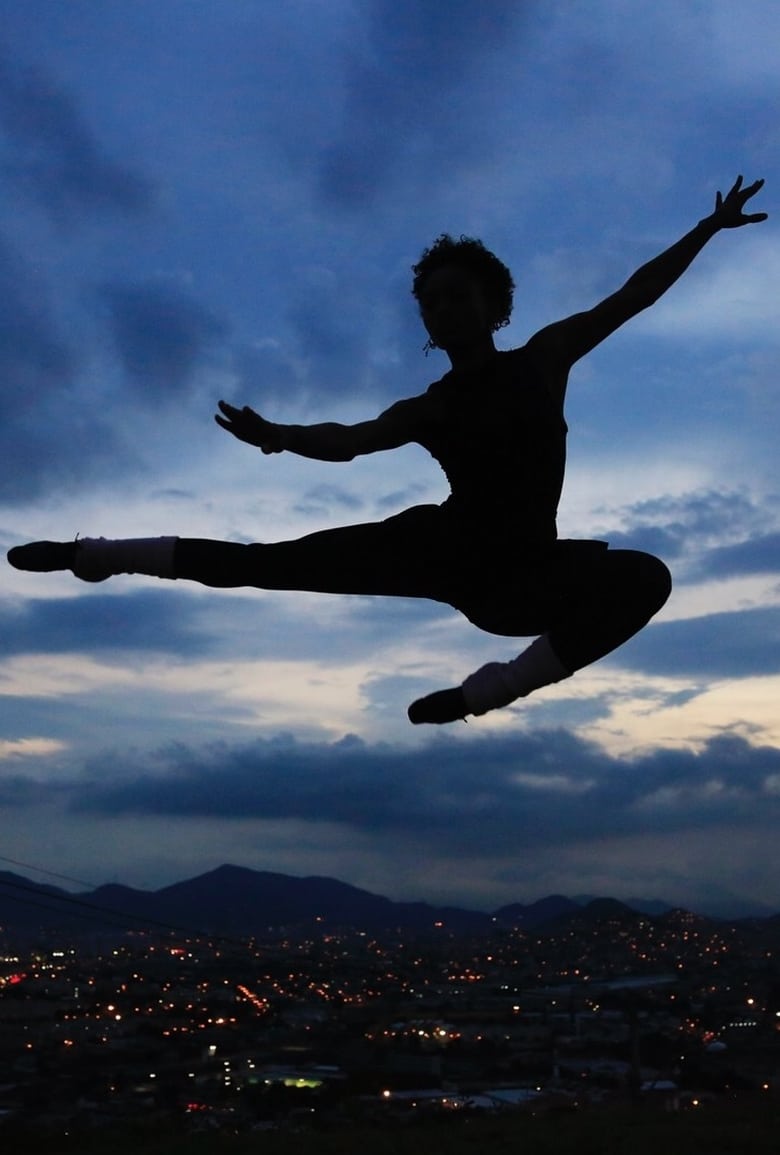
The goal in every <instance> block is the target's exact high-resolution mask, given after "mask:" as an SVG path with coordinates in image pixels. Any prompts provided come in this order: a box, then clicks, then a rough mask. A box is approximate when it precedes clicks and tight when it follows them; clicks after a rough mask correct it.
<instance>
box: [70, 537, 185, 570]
mask: <svg viewBox="0 0 780 1155" xmlns="http://www.w3.org/2000/svg"><path fill="white" fill-rule="evenodd" d="M177 540H178V538H175V537H129V538H124V539H119V540H113V539H112V538H107V537H81V538H79V539H78V542H77V545H78V549H77V550H76V560H75V563H74V566H73V572H74V574H75V575H76V577H81V578H85V579H87V580H90V579H92V580H94V579H95V578H96V577H97V578H99V577H101V576H103V577H105V576H107V575H109V574H116V573H143V574H148V575H149V576H150V577H160V578H172V577H175V576H176V575H175V574H174V572H173V551H174V548H175V545H176V542H177Z"/></svg>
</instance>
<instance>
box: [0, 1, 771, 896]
mask: <svg viewBox="0 0 780 1155" xmlns="http://www.w3.org/2000/svg"><path fill="white" fill-rule="evenodd" d="M0 13H1V14H2V16H3V27H4V33H3V40H2V42H0V155H2V158H3V164H4V173H5V177H4V181H3V184H2V188H0V278H2V284H3V288H4V292H3V297H2V304H0V366H2V368H3V380H4V388H3V390H2V397H3V421H2V425H1V426H0V443H1V444H2V451H1V453H2V460H3V463H4V464H3V467H2V469H0V545H2V547H3V549H4V550H7V549H8V548H10V547H11V546H13V545H16V544H19V543H20V542H22V541H27V540H32V539H35V538H69V537H73V536H75V535H76V534H77V533H78V534H81V535H85V536H97V535H101V534H102V535H105V536H121V537H128V536H136V535H138V536H141V535H144V536H146V535H149V534H186V535H187V536H205V537H217V538H223V539H233V540H240V541H250V540H274V539H277V538H286V537H293V536H298V535H299V534H302V533H305V532H309V531H311V530H314V529H317V528H321V527H324V526H328V525H337V524H343V523H347V522H350V521H365V520H371V519H374V518H377V517H383V516H387V515H388V514H390V513H393V512H396V511H398V510H400V509H402V508H404V507H405V506H407V505H410V504H414V503H417V502H421V501H441V500H443V498H444V497H445V496H446V489H445V485H444V479H443V477H442V476H441V474H440V473H439V471H438V470H437V468H436V466H435V463H433V462H432V461H431V460H430V459H429V458H427V456H426V455H425V454H424V453H423V452H422V451H421V450H418V449H415V448H413V447H407V448H405V449H403V450H401V451H396V452H393V453H386V454H380V455H375V456H373V457H371V458H366V459H362V460H360V461H355V462H352V463H350V464H345V465H332V464H325V463H317V462H312V461H307V460H304V459H302V458H296V457H293V456H291V455H281V456H274V457H270V458H267V457H263V456H262V455H261V454H259V453H255V452H254V451H252V450H251V449H250V448H249V447H247V446H244V445H239V444H238V443H236V442H234V441H233V440H232V439H231V438H230V437H229V436H228V435H227V434H225V433H224V432H223V431H222V430H220V429H218V428H217V427H216V425H215V424H214V422H213V419H212V415H213V412H214V409H215V406H216V401H217V399H218V398H220V397H225V398H227V399H228V400H230V401H231V402H233V403H236V404H244V403H247V404H251V405H253V406H255V407H256V408H257V409H259V410H260V411H261V412H262V413H263V414H264V415H266V416H267V417H269V418H270V419H272V420H279V421H289V422H309V421H324V420H341V421H356V420H361V419H364V418H368V417H371V416H374V415H375V414H376V413H377V412H379V410H380V409H381V408H384V407H385V406H386V405H387V404H389V403H391V402H392V401H393V400H394V399H396V398H400V397H406V396H412V395H414V394H416V393H419V392H422V391H423V390H424V389H425V388H426V386H427V385H428V384H429V383H430V381H432V380H434V379H436V378H437V377H439V376H441V375H442V374H443V373H444V371H445V370H446V368H447V365H446V363H445V359H444V358H443V357H442V355H441V354H440V353H435V352H434V353H432V354H431V355H430V356H429V357H428V358H427V359H426V357H425V356H424V355H423V352H422V346H423V344H424V342H425V332H424V330H423V327H422V325H421V324H420V322H419V319H418V317H417V316H416V313H415V307H414V301H413V299H412V296H411V292H410V289H411V265H412V264H413V263H414V262H415V261H416V260H417V259H418V258H419V255H420V253H421V251H422V249H423V248H424V247H426V246H427V245H429V244H430V243H431V242H432V241H433V239H434V238H435V237H436V236H437V235H438V234H439V233H441V232H445V231H448V232H451V233H453V234H456V235H457V234H460V233H464V234H467V235H473V236H479V237H481V238H482V239H483V240H484V242H485V243H486V244H487V245H488V247H489V248H491V249H493V250H494V251H496V253H497V254H498V255H499V256H500V257H501V258H502V260H505V261H506V263H507V264H508V265H509V266H510V268H511V269H512V272H513V274H514V276H515V280H516V282H517V291H516V305H515V314H514V319H513V322H512V325H511V326H510V327H509V328H508V329H506V330H502V331H501V333H500V334H499V335H498V336H499V340H498V344H499V345H500V346H501V347H503V348H509V347H514V346H517V345H520V344H522V343H523V342H524V341H525V340H526V339H527V338H528V337H529V336H530V335H531V334H532V333H533V332H534V331H535V330H536V329H538V328H539V327H540V326H542V325H544V324H546V323H548V322H550V321H554V320H557V319H559V318H560V317H563V316H566V315H568V314H570V313H572V312H575V311H577V310H579V309H583V308H589V307H590V306H592V305H593V304H595V303H596V301H598V300H599V299H600V298H601V297H603V296H604V295H606V294H607V293H608V292H610V291H612V290H614V289H616V288H618V287H619V286H620V285H621V284H622V283H623V282H624V281H625V280H626V278H627V277H628V276H629V275H630V274H631V273H632V272H633V271H634V270H635V269H636V268H637V267H638V266H639V265H640V264H642V263H643V262H644V261H646V260H647V259H649V258H650V257H652V256H653V255H655V254H656V253H657V252H659V251H661V250H662V249H663V248H665V247H666V246H667V245H668V244H670V243H672V242H673V241H674V240H676V239H677V238H678V237H679V236H681V235H682V234H683V233H684V232H686V231H687V230H688V229H689V228H690V227H692V226H693V225H694V224H695V223H696V221H697V220H699V219H700V218H701V217H703V216H705V215H707V214H708V213H709V212H710V211H711V210H712V208H713V206H714V198H715V193H716V191H717V190H718V189H720V190H721V191H722V192H724V193H725V192H726V191H727V189H728V188H729V187H731V185H732V183H733V181H734V179H735V177H736V175H737V173H740V172H741V173H744V175H745V179H746V181H752V180H754V179H757V178H761V177H763V178H765V179H766V186H765V188H764V189H763V190H762V193H761V194H760V195H759V196H758V197H757V198H756V199H755V201H754V202H752V203H751V208H754V209H755V211H766V212H768V213H769V214H770V215H769V220H768V221H767V222H766V223H765V224H762V225H759V226H756V227H755V228H746V229H741V230H735V231H732V232H729V233H725V234H722V235H718V236H716V237H715V238H714V239H713V240H712V242H711V243H710V244H709V245H708V246H707V247H706V248H705V250H704V252H703V253H702V254H701V255H700V256H699V258H698V259H697V260H696V262H695V263H694V265H693V267H692V268H691V269H690V270H689V271H688V273H687V274H686V275H685V277H684V278H683V280H682V281H681V282H680V283H679V284H678V285H676V286H674V287H673V289H672V290H671V291H670V292H669V293H668V294H667V296H666V297H665V298H664V299H663V300H662V301H661V302H659V303H658V304H657V305H656V306H654V307H653V308H652V309H651V310H649V311H648V312H647V313H645V314H643V315H642V316H640V317H638V318H636V319H635V320H634V321H633V322H631V323H630V325H629V326H627V327H626V328H624V329H623V330H621V331H620V333H618V334H616V335H615V336H613V337H612V338H611V339H610V340H609V341H607V342H606V343H605V345H604V346H603V347H601V348H600V349H599V350H597V351H595V352H594V353H593V354H591V355H590V356H588V357H587V358H586V359H585V360H584V361H583V362H581V363H580V364H579V365H578V366H577V367H576V369H575V371H574V372H573V374H572V379H571V385H570V395H569V396H570V400H569V403H568V407H567V416H568V421H569V426H570V434H569V470H568V474H567V481H566V486H565V489H564V498H563V502H562V506H561V511H560V519H559V525H560V532H561V536H565V537H604V538H606V539H608V540H609V541H610V542H611V543H612V544H613V545H616V546H617V545H627V546H634V547H636V548H646V549H649V550H650V551H651V552H655V553H658V554H659V556H661V557H663V559H664V560H665V561H666V562H667V564H669V566H670V568H671V569H672V572H673V577H674V579H675V589H674V591H673V594H672V598H671V600H670V602H669V604H668V606H667V607H665V609H664V610H663V612H662V613H661V615H659V618H658V619H657V621H656V622H655V623H653V624H652V625H651V626H650V627H648V629H646V630H645V631H644V632H643V633H642V634H640V635H639V636H638V637H637V638H635V639H633V640H632V641H631V642H630V643H629V644H628V645H627V646H625V647H624V648H623V649H621V650H620V651H618V652H617V653H615V654H614V655H613V656H611V657H610V658H609V659H608V660H605V661H603V662H600V663H598V664H596V665H595V666H593V667H591V668H589V669H587V670H585V671H582V672H581V673H580V674H578V675H577V676H576V677H575V678H573V679H571V680H570V681H567V682H564V683H561V684H559V685H558V686H554V687H550V688H548V689H546V690H544V691H542V692H540V693H538V694H535V695H533V697H531V698H529V699H527V700H526V701H524V702H521V703H518V704H516V705H515V706H514V707H512V708H511V709H508V710H504V711H499V712H495V713H494V714H491V715H489V716H487V717H485V718H484V719H479V720H474V721H470V722H469V725H468V726H465V725H456V726H453V727H450V728H447V729H446V730H444V731H436V732H432V731H430V730H428V731H426V732H424V733H423V732H420V730H417V729H413V728H412V727H410V726H409V724H408V722H407V720H406V713H405V711H406V705H407V704H408V702H410V701H411V700H412V699H413V698H415V697H417V696H419V695H420V694H422V693H427V692H429V691H430V690H432V689H436V688H439V687H440V686H444V685H449V684H454V683H457V682H459V681H460V680H461V679H462V677H463V676H464V675H465V674H467V673H469V672H470V671H471V670H473V669H475V668H476V667H477V666H478V665H479V664H480V663H481V662H483V661H488V660H494V659H503V660H505V659H507V658H510V657H512V656H514V654H515V653H517V652H518V651H519V649H521V648H522V646H523V643H522V642H515V641H514V640H513V639H503V638H495V637H490V636H488V635H485V634H481V633H479V632H478V631H476V630H475V629H474V628H473V627H471V626H469V625H468V623H466V622H465V621H464V620H462V619H460V618H458V617H457V616H456V615H455V614H454V613H452V612H450V611H449V610H447V609H445V608H444V607H441V606H437V605H435V604H433V603H426V602H412V601H400V600H399V601H396V602H392V601H389V600H379V599H366V598H327V597H325V596H315V595H312V594H289V595H288V594H277V593H272V594H267V593H260V592H257V591H235V592H234V591H214V590H205V589H202V588H200V587H197V586H194V585H191V586H188V585H187V584H186V583H183V582H182V583H176V584H175V585H166V586H163V585H162V584H161V583H157V582H154V581H153V580H150V579H140V578H133V577H122V578H117V579H112V581H111V582H110V583H107V584H106V585H101V586H97V587H91V586H86V585H84V584H81V583H78V582H76V581H75V579H73V578H72V577H70V575H67V574H65V575H43V576H40V577H38V576H33V575H27V574H19V573H16V572H15V571H13V570H12V569H11V568H10V567H9V566H8V565H7V564H5V563H4V564H3V568H2V576H1V577H0V617H1V619H2V620H1V622H0V799H1V800H2V804H3V810H4V834H5V837H4V839H3V843H2V846H0V853H3V854H5V855H7V856H8V857H9V858H15V859H19V860H21V861H23V862H32V863H36V864H39V865H40V866H41V867H43V868H48V869H51V870H57V869H63V872H64V873H68V874H72V875H74V876H76V877H81V878H86V879H91V880H92V881H93V882H94V883H95V884H99V883H102V882H105V881H110V879H109V878H106V877H105V876H104V874H103V866H104V864H106V863H108V864H110V867H111V873H112V876H113V877H115V878H116V880H121V881H122V882H123V883H125V884H126V885H132V886H138V887H142V888H156V887H160V886H164V885H166V884H169V883H172V882H174V881H176V880H177V879H179V878H181V877H186V876H192V875H195V874H198V873H202V872H205V871H207V870H209V869H212V868H214V867H216V866H217V865H219V864H220V863H222V862H226V861H232V862H236V863H238V864H240V865H242V866H247V867H249V868H251V869H255V870H273V871H279V872H282V873H290V874H301V875H305V874H320V875H326V876H329V877H335V878H344V879H346V880H348V881H349V882H351V883H352V884H354V885H356V886H360V887H362V888H365V889H367V890H371V891H374V892H379V893H382V894H387V895H388V896H389V897H391V898H394V899H398V900H407V899H408V900H412V899H420V900H424V901H428V902H432V903H445V902H447V903H456V904H458V905H462V906H466V907H473V908H475V909H489V908H496V907H499V906H501V905H502V904H504V903H505V902H511V901H533V900H534V899H536V898H539V897H540V896H542V895H544V894H549V893H565V894H571V893H595V894H610V895H613V896H614V897H617V898H624V897H626V896H629V895H643V896H647V897H648V898H652V897H656V896H662V897H666V896H668V895H672V896H673V897H674V899H675V900H677V899H678V898H679V901H680V903H681V904H682V905H689V906H691V907H693V908H695V907H696V906H702V905H704V904H706V905H707V906H708V907H710V908H711V907H712V906H713V904H716V903H723V902H732V901H738V900H740V899H741V898H744V897H745V896H746V895H750V896H751V897H753V898H756V899H758V900H759V901H762V902H764V903H766V904H767V905H768V906H769V907H772V908H773V909H778V908H780V890H778V886H777V882H776V878H775V870H774V859H775V857H776V855H775V851H774V846H775V841H776V826H777V820H778V817H780V718H779V717H778V711H777V702H778V700H780V656H779V650H778V644H777V643H778V639H780V576H779V575H780V489H779V488H778V484H777V472H776V469H777V467H776V454H777V450H776V447H777V436H778V432H780V423H779V422H778V403H777V368H778V343H777V332H778V327H777V323H776V317H777V285H778V279H779V278H778V274H779V273H780V240H779V239H778V231H777V223H776V221H777V215H776V203H777V189H778V187H780V181H779V180H778V176H779V175H780V174H778V163H777V155H778V149H777V126H776V115H775V109H776V105H777V94H778V93H777V89H778V83H779V82H778V77H777V70H776V61H775V59H774V55H775V54H774V51H773V46H774V44H775V43H776V42H777V35H778V33H780V14H779V13H778V11H777V9H776V7H775V6H774V5H772V4H770V3H768V2H766V3H765V2H759V0H753V2H751V3H749V4H747V6H743V7H742V9H740V11H739V12H736V11H734V10H733V9H732V8H731V7H730V6H728V5H726V4H725V3H721V2H720V0H716V2H715V3H713V4H711V5H709V6H707V7H706V8H705V9H702V7H701V6H700V5H697V4H694V3H683V4H681V5H680V4H675V5H673V4H671V3H670V2H668V0H665V2H662V3H660V4H654V5H649V4H639V5H633V6H631V7H630V10H629V9H628V7H627V6H624V5H621V4H620V3H616V2H615V0H599V2H598V3H596V4H593V5H589V6H588V10H587V12H585V11H583V10H579V9H576V8H575V7H573V6H571V5H567V4H565V3H558V2H557V0H556V2H553V3H548V4H541V3H539V4H534V3H529V4H527V5H524V6H518V5H516V4H511V3H508V2H503V0H494V2H493V3H490V4H487V5H483V6H480V7H479V9H475V8H474V6H473V5H469V4H464V3H455V4H453V5H450V6H447V8H446V11H445V10H443V9H441V8H440V7H439V6H434V5H433V4H431V5H428V4H425V3H416V2H413V0H403V2H401V3H395V4H390V3H388V2H387V0H373V2H371V3H367V4H365V5H363V6H354V5H349V4H341V3H339V4H336V5H333V6H329V8H328V12H327V14H326V13H325V11H324V9H323V8H322V7H321V6H319V5H317V4H316V3H313V2H310V0H297V2H296V3H293V4H291V5H288V6H285V8H284V10H277V9H276V8H275V7H274V6H270V5H265V4H262V3H245V2H239V0H233V2H231V3H227V4H222V5H219V6H217V5H215V4H210V3H208V2H201V0H198V2H195V3H185V2H184V0H165V2H163V3H162V4H159V3H158V4H154V5H153V4H151V3H149V2H148V0H140V2H139V3H137V4H135V5H133V6H132V7H131V8H128V7H127V6H125V5H119V4H105V5H101V6H100V7H99V8H98V9H96V8H95V6H94V5H91V4H88V3H83V2H81V0H75V2H73V3H71V4H69V5H67V6H63V5H60V4H57V3H55V2H51V0H33V2H31V3H29V4H28V5H25V6H24V7H23V9H22V8H20V7H19V6H18V5H15V4H12V3H10V0H0ZM648 45H649V46H651V48H652V51H650V52H648ZM421 729H424V728H421ZM63 864H65V865H63ZM96 871H99V872H100V875H99V877H96V876H95V872H96Z"/></svg>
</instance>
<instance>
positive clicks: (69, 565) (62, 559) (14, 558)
mask: <svg viewBox="0 0 780 1155" xmlns="http://www.w3.org/2000/svg"><path fill="white" fill-rule="evenodd" d="M84 540H86V541H88V540H89V539H88V538H87V539H84ZM8 561H9V562H10V563H11V565H12V566H13V567H14V569H23V570H27V571H28V572H29V573H53V572H54V571H55V570H65V569H69V570H71V572H72V573H74V574H75V575H76V577H78V578H81V580H82V581H85V582H102V581H105V580H106V578H108V577H110V576H111V574H110V572H108V571H106V570H105V569H103V568H102V567H99V566H95V565H90V564H89V563H88V562H86V559H85V558H84V554H83V550H82V542H81V541H79V540H78V539H76V541H31V542H30V543H29V545H16V546H14V548H13V549H9V551H8Z"/></svg>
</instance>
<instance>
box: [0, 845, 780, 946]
mask: <svg viewBox="0 0 780 1155" xmlns="http://www.w3.org/2000/svg"><path fill="white" fill-rule="evenodd" d="M680 909H681V908H680V907H679V906H677V907H675V906H674V905H673V904H671V903H670V904H665V903H663V902H661V901H660V900H658V899H652V900H639V899H637V900H632V901H629V902H624V901H621V900H618V899H614V898H610V897H608V896H602V897H594V896H588V895H583V896H579V897H578V898H568V897H567V896H565V895H560V894H557V895H556V894H554V895H548V896H546V897H545V898H541V899H537V900H536V901H535V902H532V903H519V902H518V903H510V904H507V905H505V906H502V907H499V908H497V909H496V910H495V911H492V912H489V913H487V912H484V911H476V910H469V909H467V908H465V907H459V906H450V905H437V904H433V903H427V902H422V901H412V902H404V901H395V900H393V899H389V898H387V897H385V896H384V895H380V894H375V893H373V892H371V891H368V890H363V889H361V888H360V887H356V886H353V885H352V884H351V883H346V882H342V881H340V880H339V879H334V878H328V877H325V876H321V875H308V876H295V875H288V874H282V873H279V872H274V871H257V870H252V869H251V868H249V867H243V866H235V865H232V864H230V863H223V864H222V865H221V866H219V867H216V868H215V869H213V870H210V871H206V872H204V873H203V874H199V875H196V876H194V877H193V878H189V879H183V880H181V881H179V882H175V883H171V884H169V885H167V886H164V887H160V888H159V889H157V890H141V889H138V888H134V887H129V886H124V885H123V884H121V883H116V882H112V883H106V884H103V885H101V886H98V887H95V888H94V889H93V890H90V891H84V892H77V893H74V892H71V891H66V890H63V889H62V888H59V887H55V886H51V885H50V884H47V883H46V884H43V883H36V882H33V881H31V880H30V879H28V878H25V877H24V876H22V875H17V874H13V873H11V872H9V871H0V927H2V930H3V932H5V933H6V934H11V933H13V932H14V931H20V930H24V931H28V932H30V931H32V930H34V929H36V928H37V929H44V930H70V931H71V932H75V931H77V930H78V929H79V927H82V928H83V929H84V930H89V929H96V928H99V929H112V930H120V929H122V928H124V929H125V930H141V929H160V928H163V929H169V930H177V931H183V930H186V931H188V932H190V933H193V934H196V933H197V934H219V935H231V936H240V937H247V936H252V935H258V934H265V933H268V932H270V931H273V930H279V929H282V928H285V927H292V926H303V925H310V926H311V927H317V926H320V927H321V928H322V929H328V928H334V927H347V926H352V927H356V928H358V929H365V930H367V931H375V932H377V931H387V930H391V929H405V930H408V931H415V932H422V931H432V930H434V929H440V928H445V929H446V930H447V931H448V932H454V933H481V932H487V931H489V930H491V929H495V928H496V927H507V928H509V927H518V928H520V929H523V930H536V929H537V928H539V927H544V926H545V925H552V924H556V925H560V924H561V923H566V922H568V921H571V920H572V919H575V918H576V919H578V920H582V919H585V920H586V921H598V920H601V919H608V918H633V917H641V916H646V917H651V918H663V917H666V916H670V915H672V914H674V913H675V912H676V911H679V910H680ZM690 913H692V914H694V913H695V914H698V913H699V912H690ZM699 917H702V918H706V919H708V920H714V921H744V920H745V919H747V918H758V919H760V920H763V919H768V918H772V919H775V918H780V914H776V913H775V912H773V911H771V908H768V909H767V913H758V914H757V913H756V912H755V910H753V911H746V912H745V914H743V915H741V916H732V917H731V918H730V919H729V918H728V917H726V916H718V915H711V914H699ZM90 923H91V924H92V926H91V927H90V926H89V925H88V924H90Z"/></svg>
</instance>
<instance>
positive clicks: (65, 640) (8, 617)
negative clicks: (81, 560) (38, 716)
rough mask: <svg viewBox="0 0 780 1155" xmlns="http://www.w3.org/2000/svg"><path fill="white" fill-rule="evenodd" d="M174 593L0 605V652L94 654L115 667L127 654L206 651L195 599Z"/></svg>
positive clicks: (207, 643)
mask: <svg viewBox="0 0 780 1155" xmlns="http://www.w3.org/2000/svg"><path fill="white" fill-rule="evenodd" d="M74 581H75V579H74ZM176 593H177V591H176V590H174V589H173V588H172V587H171V588H170V589H167V590H150V591H148V592H147V591H143V592H138V593H132V594H127V595H124V596H123V595H121V594H120V595H112V594H110V593H102V592H97V591H95V592H94V593H91V594H89V595H85V596H83V597H74V598H46V599H44V598H36V599H30V600H28V601H25V602H24V603H22V604H21V605H17V604H15V603H0V636H2V647H1V651H2V653H3V655H10V654H15V653H47V654H67V653H92V652H99V653H100V655H101V658H102V660H108V661H115V662H118V663H121V662H122V661H126V660H127V651H138V652H155V653H165V652H168V653H171V652H173V653H176V654H178V655H181V656H182V657H187V656H192V655H193V654H196V653H203V652H206V651H208V649H209V646H210V641H209V636H208V633H207V632H206V631H203V630H202V631H199V630H198V624H197V601H196V599H194V598H191V597H189V598H188V597H186V596H185V597H177V596H176ZM112 655H113V656H112Z"/></svg>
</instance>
